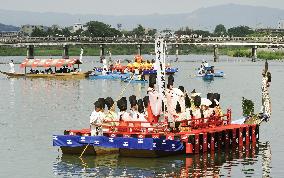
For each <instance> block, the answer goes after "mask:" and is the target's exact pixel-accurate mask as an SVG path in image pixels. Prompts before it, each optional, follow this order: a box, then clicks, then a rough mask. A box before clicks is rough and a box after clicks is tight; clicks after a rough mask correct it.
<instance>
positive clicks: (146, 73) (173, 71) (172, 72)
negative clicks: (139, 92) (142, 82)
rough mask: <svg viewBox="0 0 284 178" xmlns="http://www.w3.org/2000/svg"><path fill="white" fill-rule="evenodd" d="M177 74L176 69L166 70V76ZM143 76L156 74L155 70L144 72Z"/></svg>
mask: <svg viewBox="0 0 284 178" xmlns="http://www.w3.org/2000/svg"><path fill="white" fill-rule="evenodd" d="M176 72H178V68H168V69H166V74H174V73H176ZM143 74H144V75H150V74H157V71H156V70H144V71H143Z"/></svg>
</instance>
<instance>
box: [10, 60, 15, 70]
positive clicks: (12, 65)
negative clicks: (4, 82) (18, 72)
mask: <svg viewBox="0 0 284 178" xmlns="http://www.w3.org/2000/svg"><path fill="white" fill-rule="evenodd" d="M9 65H10V73H15V65H14V61H13V60H11V62H10V63H9Z"/></svg>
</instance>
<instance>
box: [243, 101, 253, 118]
mask: <svg viewBox="0 0 284 178" xmlns="http://www.w3.org/2000/svg"><path fill="white" fill-rule="evenodd" d="M242 108H243V116H251V115H254V103H253V102H252V101H251V100H248V99H246V98H244V97H243V99H242Z"/></svg>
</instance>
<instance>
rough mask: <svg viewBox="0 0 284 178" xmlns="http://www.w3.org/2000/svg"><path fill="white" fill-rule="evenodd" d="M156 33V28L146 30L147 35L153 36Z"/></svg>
mask: <svg viewBox="0 0 284 178" xmlns="http://www.w3.org/2000/svg"><path fill="white" fill-rule="evenodd" d="M156 33H157V29H151V30H149V31H148V33H147V35H149V36H155V34H156Z"/></svg>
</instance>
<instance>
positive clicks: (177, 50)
mask: <svg viewBox="0 0 284 178" xmlns="http://www.w3.org/2000/svg"><path fill="white" fill-rule="evenodd" d="M178 54H179V45H178V44H176V60H175V62H177V61H178Z"/></svg>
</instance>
